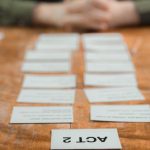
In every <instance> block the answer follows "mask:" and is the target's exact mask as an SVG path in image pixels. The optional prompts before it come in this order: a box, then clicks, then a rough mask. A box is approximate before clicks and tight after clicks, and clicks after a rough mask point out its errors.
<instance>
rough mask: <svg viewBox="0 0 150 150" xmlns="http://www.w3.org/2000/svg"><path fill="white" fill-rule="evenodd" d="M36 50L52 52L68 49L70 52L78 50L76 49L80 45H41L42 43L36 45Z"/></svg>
mask: <svg viewBox="0 0 150 150" xmlns="http://www.w3.org/2000/svg"><path fill="white" fill-rule="evenodd" d="M35 48H36V49H47V50H48V49H49V50H51V49H53V50H57V49H59V50H61V49H66V50H68V49H70V50H72V51H73V50H76V49H78V45H76V44H70V45H69V44H67V43H66V44H60V43H56V44H43V43H42V44H41V43H38V44H36V47H35Z"/></svg>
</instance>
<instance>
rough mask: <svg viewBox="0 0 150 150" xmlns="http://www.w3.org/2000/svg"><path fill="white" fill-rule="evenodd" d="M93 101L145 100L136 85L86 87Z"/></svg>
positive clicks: (88, 96)
mask: <svg viewBox="0 0 150 150" xmlns="http://www.w3.org/2000/svg"><path fill="white" fill-rule="evenodd" d="M84 92H85V94H86V96H87V98H88V100H89V101H90V102H91V103H95V102H115V101H131V100H133V101H135V100H144V96H143V94H142V93H141V92H140V90H139V89H138V88H136V87H122V88H94V89H93V88H92V89H84Z"/></svg>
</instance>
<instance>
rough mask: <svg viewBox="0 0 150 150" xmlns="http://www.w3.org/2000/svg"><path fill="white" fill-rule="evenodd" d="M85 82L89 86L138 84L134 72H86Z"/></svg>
mask: <svg viewBox="0 0 150 150" xmlns="http://www.w3.org/2000/svg"><path fill="white" fill-rule="evenodd" d="M84 84H85V85H87V86H102V87H103V86H123V87H125V86H137V81H136V77H135V75H134V74H115V75H114V74H109V75H106V74H103V75H102V74H101V75H100V74H88V73H87V74H85V76H84Z"/></svg>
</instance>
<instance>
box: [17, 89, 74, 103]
mask: <svg viewBox="0 0 150 150" xmlns="http://www.w3.org/2000/svg"><path fill="white" fill-rule="evenodd" d="M17 101H18V102H25V103H57V104H73V103H74V101H75V90H73V89H65V90H46V89H22V90H21V93H20V94H19V97H18V99H17Z"/></svg>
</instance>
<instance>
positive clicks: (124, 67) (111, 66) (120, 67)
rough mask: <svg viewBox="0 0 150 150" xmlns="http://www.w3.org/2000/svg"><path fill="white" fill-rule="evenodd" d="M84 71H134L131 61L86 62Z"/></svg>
mask: <svg viewBox="0 0 150 150" xmlns="http://www.w3.org/2000/svg"><path fill="white" fill-rule="evenodd" d="M86 72H93V73H128V72H135V69H134V66H133V64H132V63H131V62H119V63H118V62H112V63H111V62H88V63H86Z"/></svg>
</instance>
